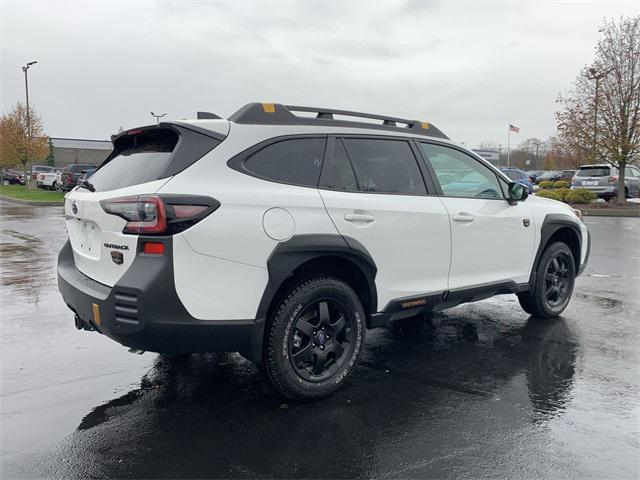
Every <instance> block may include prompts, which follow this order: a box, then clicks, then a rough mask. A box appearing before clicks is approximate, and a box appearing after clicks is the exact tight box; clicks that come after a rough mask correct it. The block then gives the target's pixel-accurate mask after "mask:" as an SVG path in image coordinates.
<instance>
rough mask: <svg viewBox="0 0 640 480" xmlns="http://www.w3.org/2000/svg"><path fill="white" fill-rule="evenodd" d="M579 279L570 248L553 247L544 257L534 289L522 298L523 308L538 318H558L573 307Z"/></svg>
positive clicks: (519, 297)
mask: <svg viewBox="0 0 640 480" xmlns="http://www.w3.org/2000/svg"><path fill="white" fill-rule="evenodd" d="M575 277H576V265H575V260H574V257H573V253H572V252H571V249H570V248H569V246H568V245H567V244H566V243H564V242H555V243H552V244H551V245H549V246H548V247H547V248H546V250H545V251H544V253H543V254H542V256H541V257H540V261H539V262H538V265H537V267H536V270H535V276H534V281H533V283H532V284H531V285H530V289H529V290H528V291H526V292H522V293H519V294H518V301H519V302H520V306H521V307H522V309H523V310H524V311H525V312H527V313H529V314H530V315H533V316H535V317H539V318H552V317H557V316H558V315H560V314H561V313H562V312H563V311H564V309H565V308H567V305H569V300H571V295H572V294H573V286H574V283H575Z"/></svg>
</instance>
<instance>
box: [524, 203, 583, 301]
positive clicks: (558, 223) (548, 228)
mask: <svg viewBox="0 0 640 480" xmlns="http://www.w3.org/2000/svg"><path fill="white" fill-rule="evenodd" d="M567 227H568V228H570V229H571V230H572V231H573V232H574V233H575V234H576V238H577V239H578V262H576V263H577V265H576V271H578V270H579V269H580V260H581V258H580V257H581V254H582V243H583V241H584V239H583V238H582V231H581V230H580V225H579V224H578V220H576V219H574V218H573V217H571V216H570V215H568V214H564V213H550V214H547V215H546V216H545V217H544V220H543V222H542V227H541V228H540V243H539V244H538V250H537V252H536V256H535V258H534V260H533V266H532V268H531V274H530V276H529V288H531V289H533V286H534V284H535V280H536V270H537V268H538V262H539V261H540V257H541V256H542V254H543V253H544V250H545V247H546V246H547V243H548V242H549V239H550V238H551V237H552V236H553V235H554V234H555V233H556V232H557V231H558V230H560V229H562V228H567ZM586 260H587V259H586V258H585V262H584V263H586Z"/></svg>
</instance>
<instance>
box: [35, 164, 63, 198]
mask: <svg viewBox="0 0 640 480" xmlns="http://www.w3.org/2000/svg"><path fill="white" fill-rule="evenodd" d="M60 172H62V169H61V168H56V169H54V170H52V171H51V172H44V173H42V172H41V173H38V186H39V187H42V188H44V189H47V190H57V191H59V192H61V191H62V181H61V179H60Z"/></svg>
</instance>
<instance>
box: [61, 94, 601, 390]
mask: <svg viewBox="0 0 640 480" xmlns="http://www.w3.org/2000/svg"><path fill="white" fill-rule="evenodd" d="M297 112H304V113H305V114H306V116H302V115H297V114H296V113H297ZM309 113H311V114H313V115H314V116H313V117H310V116H308V114H309ZM210 115H211V114H209V118H212V117H211V116H210ZM336 115H339V116H340V117H343V118H344V117H347V118H351V119H353V121H347V120H342V119H336V118H335V117H334V116H336ZM213 118H217V119H206V120H205V119H200V120H193V121H176V122H164V123H161V124H159V125H151V126H147V127H141V128H136V129H133V130H129V131H126V132H123V133H121V134H119V135H116V136H114V137H113V143H114V151H113V152H112V153H111V155H110V156H109V157H108V158H107V160H105V162H104V163H103V164H102V166H100V167H99V168H98V170H97V171H96V172H95V174H94V175H93V176H92V177H91V178H90V181H89V182H87V183H85V184H84V185H82V186H76V187H75V188H73V190H72V191H71V192H69V193H68V194H67V195H66V199H65V207H64V210H65V218H66V225H67V230H68V233H69V241H68V242H67V243H66V244H65V246H64V247H63V249H62V251H61V252H60V255H59V259H58V282H59V288H60V291H61V293H62V296H63V298H64V302H65V303H66V304H67V305H68V306H69V307H70V308H71V310H73V311H74V312H75V315H76V317H75V318H76V320H75V321H76V326H77V327H78V328H83V329H87V330H97V331H98V332H100V333H102V334H104V335H106V336H108V337H110V338H112V339H114V340H116V341H117V342H120V343H121V344H123V345H125V346H128V347H131V348H132V349H133V350H135V351H140V350H149V351H155V352H173V353H190V352H211V351H239V352H240V353H241V354H242V355H244V356H246V357H247V358H249V359H251V360H252V361H254V362H255V363H257V364H261V365H263V367H264V370H265V371H266V373H267V375H268V377H269V379H270V380H271V381H272V382H273V384H274V386H275V387H276V388H277V389H278V390H279V391H280V392H282V393H283V394H284V395H286V396H288V397H290V398H294V399H312V398H318V397H322V396H325V395H328V394H330V393H331V392H333V391H334V390H336V389H337V388H339V387H340V386H341V385H342V384H344V382H345V381H346V379H347V378H348V377H349V376H350V375H351V373H352V372H353V370H354V368H355V366H356V365H357V363H358V359H359V356H360V352H361V351H362V346H363V344H364V342H365V334H366V331H367V329H371V328H375V327H378V326H381V325H385V324H387V323H388V322H390V321H395V320H400V321H401V320H402V319H406V318H408V317H411V316H415V315H418V314H421V313H425V312H429V311H433V310H435V309H445V308H449V307H453V306H455V305H458V304H460V303H464V302H473V301H476V300H481V299H484V298H487V297H490V296H492V295H497V294H516V295H517V296H518V299H519V301H520V305H521V306H522V308H523V309H524V311H525V312H527V313H529V314H531V315H535V316H537V317H542V318H548V317H554V316H557V315H559V314H560V313H562V311H563V310H564V309H565V308H566V306H567V304H568V303H569V300H570V298H571V295H572V292H573V286H574V279H575V277H576V276H577V275H579V274H580V273H581V272H582V271H583V270H584V268H585V266H586V263H587V258H588V256H589V236H588V233H587V227H586V226H585V225H584V223H583V222H582V220H581V216H580V214H579V212H578V211H576V210H574V209H572V208H571V207H569V206H568V205H566V204H563V203H560V202H555V201H553V200H547V199H544V198H539V197H529V196H528V191H527V188H526V187H525V186H524V185H522V184H519V183H514V182H512V181H510V180H509V178H508V177H506V176H505V175H504V174H503V173H502V172H500V171H499V170H498V169H496V168H495V167H494V166H492V165H491V164H490V163H488V162H487V161H485V160H484V159H482V158H481V157H479V156H478V155H476V154H475V153H473V152H472V151H471V150H469V149H467V148H465V147H463V146H461V145H458V144H456V143H454V142H452V141H450V140H449V139H448V138H447V137H446V136H445V135H444V134H443V133H442V132H441V131H440V130H439V129H438V128H436V127H435V126H434V125H433V124H430V123H426V122H420V121H416V120H409V119H401V118H393V117H386V116H382V115H373V114H366V113H357V112H348V111H340V110H328V109H321V108H310V107H293V106H284V105H280V104H261V103H253V104H249V105H247V106H245V107H243V108H241V109H240V110H239V111H238V112H236V113H235V114H233V115H232V116H231V117H230V118H229V119H228V120H225V119H220V118H219V117H213ZM363 119H367V120H369V121H368V122H365V121H363ZM371 121H374V122H377V123H371ZM511 314H512V313H511V311H509V312H508V315H511Z"/></svg>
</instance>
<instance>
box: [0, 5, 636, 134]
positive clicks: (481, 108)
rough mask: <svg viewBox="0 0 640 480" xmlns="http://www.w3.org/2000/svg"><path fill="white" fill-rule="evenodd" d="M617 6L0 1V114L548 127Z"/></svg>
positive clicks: (58, 118)
mask: <svg viewBox="0 0 640 480" xmlns="http://www.w3.org/2000/svg"><path fill="white" fill-rule="evenodd" d="M621 13H627V14H632V13H638V7H637V4H636V3H635V2H634V1H632V0H631V1H628V2H618V3H615V2H602V3H598V2H593V3H584V2H580V3H575V2H557V3H541V4H539V3H534V2H525V1H515V2H497V1H491V2H470V1H465V2H460V1H459V2H431V1H404V2H403V1H374V0H372V1H359V0H356V1H350V2H344V1H301V2H270V3H267V2H247V1H234V2H221V1H215V2H193V1H185V2H177V1H176V2H164V1H157V2H124V1H119V2H98V1H94V2H57V1H44V0H42V1H39V2H24V1H23V2H17V1H16V2H7V1H5V2H4V3H3V4H2V22H3V23H2V31H1V37H0V54H1V62H2V75H1V77H0V83H1V85H2V87H1V88H2V91H1V94H2V98H1V100H2V110H3V111H6V110H8V109H10V108H11V106H12V105H13V104H15V102H16V101H18V100H22V98H23V97H24V86H23V77H22V72H21V71H20V66H21V65H22V64H24V62H26V61H28V60H32V59H36V60H38V61H39V63H38V65H36V66H35V67H34V68H33V69H32V70H30V73H29V74H30V77H29V80H30V87H31V91H30V93H31V99H32V100H33V103H34V105H35V107H36V108H37V109H38V110H39V111H40V113H41V114H42V115H43V118H44V123H45V127H46V129H47V131H48V132H49V134H51V135H54V136H68V137H87V138H107V137H108V135H109V134H111V133H113V132H114V131H115V130H117V128H118V126H120V125H123V126H125V127H127V126H135V125H141V124H146V123H149V122H151V121H153V119H152V118H151V117H150V115H149V112H150V111H151V110H153V111H161V112H167V113H168V117H171V118H185V117H193V115H194V114H195V112H196V111H197V110H207V111H213V112H217V113H219V114H222V115H229V114H231V113H232V112H233V111H235V110H237V109H238V108H239V107H240V106H242V105H243V104H245V103H247V102H250V101H255V100H270V101H281V102H283V103H292V104H299V105H305V104H306V105H313V106H328V107H334V108H343V109H353V110H360V111H372V112H376V113H386V114H390V115H397V116H403V117H413V118H419V119H425V120H428V121H431V122H433V123H434V124H436V125H438V126H439V127H440V128H442V129H443V130H444V131H445V132H446V133H447V134H449V135H450V136H451V137H452V138H454V139H457V140H460V141H466V142H468V143H469V144H476V143H479V142H480V141H482V140H484V139H494V140H496V141H498V142H503V143H504V141H506V125H507V123H508V122H512V123H515V124H517V125H520V126H521V127H522V134H521V135H522V138H523V139H524V138H526V137H528V136H537V137H545V136H548V135H549V134H551V133H553V131H554V129H555V124H554V119H553V111H554V108H555V103H554V102H555V97H556V95H557V93H558V92H560V91H561V90H564V89H566V88H568V87H569V84H570V82H571V81H572V80H573V78H574V77H575V75H576V74H577V73H578V70H579V68H580V67H582V66H583V65H584V64H586V63H588V62H589V61H590V58H591V54H592V48H593V45H594V43H595V41H596V39H597V35H598V34H597V28H598V26H599V25H600V23H601V22H602V19H603V17H604V16H605V15H606V16H618V15H619V14H621Z"/></svg>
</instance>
